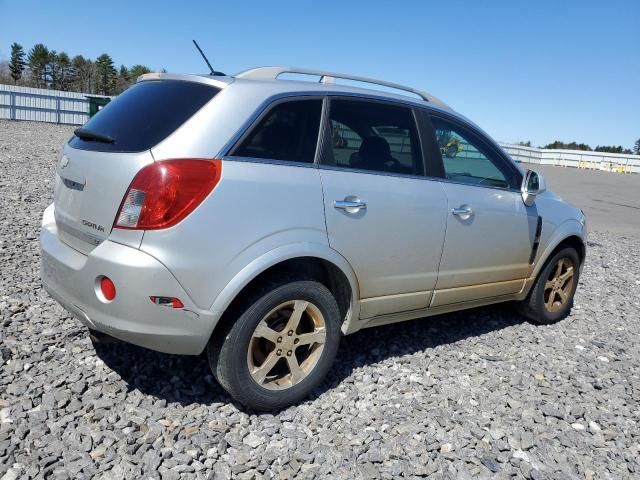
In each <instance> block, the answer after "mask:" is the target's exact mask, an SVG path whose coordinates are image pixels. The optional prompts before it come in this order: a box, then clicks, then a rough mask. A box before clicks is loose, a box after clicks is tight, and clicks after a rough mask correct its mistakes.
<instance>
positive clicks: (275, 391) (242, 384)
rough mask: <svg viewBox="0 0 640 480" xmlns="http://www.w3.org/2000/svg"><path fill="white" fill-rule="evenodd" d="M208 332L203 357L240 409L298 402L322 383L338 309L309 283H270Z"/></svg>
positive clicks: (334, 345) (332, 352) (333, 347)
mask: <svg viewBox="0 0 640 480" xmlns="http://www.w3.org/2000/svg"><path fill="white" fill-rule="evenodd" d="M238 314H239V316H236V315H231V316H230V318H227V320H226V324H224V325H221V327H222V328H221V329H219V330H218V331H216V332H214V334H213V336H212V338H211V340H210V341H209V345H208V347H207V358H208V360H209V365H210V367H211V370H212V372H213V374H214V376H215V377H216V379H217V380H218V383H220V385H221V386H222V387H223V388H224V389H225V390H226V391H227V392H229V394H230V395H231V396H232V397H233V398H235V399H236V400H237V401H238V402H240V403H241V404H243V405H245V406H246V407H249V408H252V409H254V410H257V411H272V410H277V409H281V408H283V407H286V406H288V405H291V404H294V403H297V402H299V401H300V400H302V399H304V398H305V397H307V396H308V395H309V394H310V393H311V391H312V390H313V389H314V388H316V387H317V386H318V385H319V384H320V383H321V382H322V380H323V379H324V377H325V376H326V374H327V372H328V371H329V369H330V368H331V365H332V364H333V361H334V359H335V356H336V353H337V351H338V346H339V344H340V337H341V332H340V324H341V318H340V310H339V308H338V305H337V303H336V301H335V299H334V297H333V295H332V294H331V292H330V291H329V290H328V289H327V288H326V287H325V286H324V285H322V284H321V283H318V282H315V281H308V280H304V281H293V282H291V283H286V284H284V285H283V284H281V283H280V284H278V283H276V284H272V285H271V286H269V287H268V288H266V289H265V290H263V291H262V293H257V294H255V295H253V296H252V297H251V298H248V299H247V300H246V301H245V303H244V304H243V306H241V307H240V308H239V309H238Z"/></svg>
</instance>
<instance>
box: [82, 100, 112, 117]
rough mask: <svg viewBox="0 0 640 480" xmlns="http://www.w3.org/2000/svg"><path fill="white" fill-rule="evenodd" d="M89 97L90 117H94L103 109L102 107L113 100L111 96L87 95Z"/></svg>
mask: <svg viewBox="0 0 640 480" xmlns="http://www.w3.org/2000/svg"><path fill="white" fill-rule="evenodd" d="M87 98H88V99H89V118H91V117H93V116H94V115H95V114H96V113H98V112H99V111H100V110H101V109H102V107H104V106H105V105H106V104H107V103H109V102H110V101H111V98H109V97H94V96H91V95H87Z"/></svg>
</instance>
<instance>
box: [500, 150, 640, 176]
mask: <svg viewBox="0 0 640 480" xmlns="http://www.w3.org/2000/svg"><path fill="white" fill-rule="evenodd" d="M500 145H501V146H502V148H504V149H505V150H506V151H507V153H508V154H509V155H510V156H511V158H513V159H514V160H515V161H516V162H525V163H537V164H540V165H555V166H558V167H578V168H586V169H591V170H605V171H608V172H620V173H632V172H635V173H640V155H628V154H620V153H604V152H588V151H582V150H551V149H545V148H534V147H524V146H522V145H510V144H506V143H501V144H500Z"/></svg>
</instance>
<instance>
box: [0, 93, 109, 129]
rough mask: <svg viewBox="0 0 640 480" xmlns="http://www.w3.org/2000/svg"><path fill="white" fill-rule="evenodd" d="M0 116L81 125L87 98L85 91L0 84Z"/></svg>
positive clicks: (86, 108)
mask: <svg viewBox="0 0 640 480" xmlns="http://www.w3.org/2000/svg"><path fill="white" fill-rule="evenodd" d="M90 96H92V97H101V96H102V95H90ZM0 118H6V119H10V120H31V121H35V122H51V123H64V124H69V125H83V124H84V123H85V122H86V121H87V120H89V98H88V95H86V94H84V93H76V92H63V91H60V90H45V89H41V88H31V87H17V86H14V85H0Z"/></svg>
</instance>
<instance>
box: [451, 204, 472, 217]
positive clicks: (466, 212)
mask: <svg viewBox="0 0 640 480" xmlns="http://www.w3.org/2000/svg"><path fill="white" fill-rule="evenodd" d="M451 213H452V214H454V215H457V216H458V217H464V218H469V217H471V216H472V215H473V210H472V209H471V207H469V206H467V205H460V206H459V207H458V208H452V209H451Z"/></svg>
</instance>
